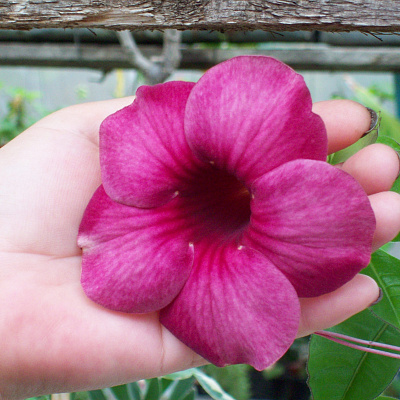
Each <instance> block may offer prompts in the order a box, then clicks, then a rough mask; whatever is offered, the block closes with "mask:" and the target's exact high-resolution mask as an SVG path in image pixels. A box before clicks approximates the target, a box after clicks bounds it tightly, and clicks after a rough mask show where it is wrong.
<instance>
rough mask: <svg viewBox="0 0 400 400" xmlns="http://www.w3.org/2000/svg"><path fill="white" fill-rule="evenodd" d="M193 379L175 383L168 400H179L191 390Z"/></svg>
mask: <svg viewBox="0 0 400 400" xmlns="http://www.w3.org/2000/svg"><path fill="white" fill-rule="evenodd" d="M194 382H195V380H194V377H190V378H188V379H183V380H180V381H177V383H176V384H175V386H174V388H173V390H172V392H171V395H170V396H169V398H170V399H171V400H181V399H184V398H185V396H186V395H187V394H188V393H189V391H191V389H193V385H194Z"/></svg>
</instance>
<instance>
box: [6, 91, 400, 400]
mask: <svg viewBox="0 0 400 400" xmlns="http://www.w3.org/2000/svg"><path fill="white" fill-rule="evenodd" d="M131 102H132V98H126V99H117V100H112V101H107V102H99V103H92V104H85V105H79V106H74V107H70V108H67V109H64V110H61V111H59V112H57V113H55V114H52V115H50V116H48V117H46V118H45V119H43V120H41V121H40V122H38V123H37V124H35V125H34V126H33V127H31V128H30V129H28V130H27V131H26V132H24V133H23V134H21V135H20V136H19V137H18V138H16V139H15V140H14V141H12V142H11V143H9V144H8V145H6V146H5V147H4V148H2V149H1V150H0V226H1V227H2V229H1V232H0V310H1V311H0V338H1V340H0V393H1V395H2V396H3V398H2V400H11V399H21V398H26V397H29V396H33V395H38V394H44V393H55V392H66V391H76V390H87V389H93V388H99V387H106V386H112V385H116V384H121V383H124V382H128V381H134V380H138V379H142V378H148V377H153V376H160V375H164V374H166V373H169V372H173V371H176V370H181V369H185V368H189V367H192V366H196V365H201V364H204V363H205V361H204V360H203V359H201V358H200V357H199V356H198V355H196V354H195V353H194V352H193V351H192V350H190V349H188V348H187V347H186V346H185V345H183V344H182V343H181V342H180V341H179V340H177V339H176V338H175V337H174V336H173V335H172V334H170V333H169V332H168V331H167V330H166V329H165V328H164V327H163V326H162V325H160V323H159V321H158V315H157V314H156V313H152V314H146V315H132V314H123V313H118V312H113V311H109V310H106V309H104V308H102V307H100V306H98V305H96V304H94V303H93V302H91V301H90V300H89V299H88V298H87V297H86V296H85V295H84V293H83V291H82V289H81V285H80V268H81V257H80V255H81V251H80V249H79V248H78V247H77V244H76V237H77V232H78V227H79V224H80V220H81V218H82V215H83V212H84V210H85V207H86V205H87V203H88V201H89V199H90V198H91V196H92V194H93V192H94V191H95V189H96V188H97V186H98V185H100V166H99V161H98V130H99V126H100V123H101V121H102V120H103V119H104V118H105V117H106V116H107V115H109V114H111V113H113V112H114V111H116V110H118V109H120V108H122V107H124V106H125V105H128V104H130V103H131ZM314 111H315V112H317V113H318V114H320V115H321V116H322V118H323V119H324V121H325V123H326V126H327V131H328V136H329V141H330V142H329V143H330V149H331V151H337V150H338V149H340V148H344V147H346V146H348V145H350V144H352V143H353V142H355V141H356V140H357V139H358V138H359V137H360V136H361V135H362V134H363V133H364V132H365V131H366V130H368V128H369V124H370V115H369V113H368V111H367V110H366V109H365V108H364V107H362V106H360V105H359V104H357V103H353V102H349V101H329V102H323V103H317V104H315V106H314ZM341 167H342V168H343V169H344V170H346V171H347V172H349V173H351V174H352V175H353V176H354V177H355V178H356V179H357V180H358V181H359V182H360V183H361V185H362V186H363V187H364V189H365V190H366V192H367V194H368V195H370V199H371V204H372V206H373V209H374V212H375V215H376V219H377V230H376V234H375V238H374V246H375V248H379V247H380V246H381V245H383V244H384V243H386V242H387V241H389V240H391V239H392V238H393V237H394V236H395V235H396V234H397V232H398V231H399V229H400V196H398V195H396V194H395V193H391V192H387V191H388V190H389V188H390V186H391V184H392V183H393V181H394V179H395V178H396V176H397V174H398V171H399V159H398V157H397V154H396V153H395V152H394V151H393V150H391V149H390V148H388V147H386V146H383V145H372V146H369V147H368V148H367V149H364V150H362V151H360V152H359V153H358V154H357V155H355V156H354V157H353V158H352V159H351V160H349V161H347V162H346V163H345V164H344V165H343V166H341ZM378 294H379V290H378V287H377V285H376V283H375V282H374V281H372V280H371V279H370V278H368V277H366V276H362V275H358V276H356V277H355V278H354V279H353V280H352V281H350V282H349V283H347V284H346V285H344V286H343V287H341V288H340V289H338V290H337V291H335V292H333V293H330V294H326V295H324V296H321V297H318V298H310V299H302V300H301V304H302V319H301V325H300V329H299V336H304V335H306V334H308V333H311V332H313V331H316V330H320V329H324V328H327V327H329V326H332V325H334V324H336V323H339V322H341V321H343V320H344V319H347V318H348V317H350V316H351V315H353V314H355V313H357V312H358V311H361V310H362V309H364V308H366V307H368V306H369V305H370V304H371V303H372V302H373V301H375V300H376V298H377V297H378Z"/></svg>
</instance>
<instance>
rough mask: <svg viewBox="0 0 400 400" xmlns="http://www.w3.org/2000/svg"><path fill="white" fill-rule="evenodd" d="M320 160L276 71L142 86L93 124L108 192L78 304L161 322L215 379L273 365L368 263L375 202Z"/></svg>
mask: <svg viewBox="0 0 400 400" xmlns="http://www.w3.org/2000/svg"><path fill="white" fill-rule="evenodd" d="M326 156H327V136H326V132H325V127H324V124H323V122H322V120H321V118H320V117H319V116H318V115H316V114H313V113H312V111H311V98H310V94H309V92H308V89H307V87H306V86H305V83H304V81H303V78H302V77H301V76H300V75H298V74H296V73H295V72H294V71H293V70H292V69H290V68H289V67H287V66H286V65H284V64H282V63H281V62H279V61H277V60H274V59H271V58H267V57H258V56H257V57H238V58H234V59H232V60H229V61H227V62H224V63H222V64H219V65H217V66H216V67H214V68H212V69H210V70H209V71H208V72H206V73H205V74H204V76H203V77H202V78H201V79H200V81H199V82H198V83H196V84H194V83H188V82H168V83H165V84H161V85H156V86H154V87H148V86H143V87H141V88H139V90H138V91H137V97H136V99H135V101H134V102H133V104H132V105H130V106H128V107H126V108H124V109H122V110H120V111H118V112H116V113H115V114H113V115H111V116H109V117H108V118H107V119H106V120H105V121H104V122H103V124H102V126H101V130H100V163H101V168H102V181H103V185H102V186H101V187H100V188H99V189H98V190H97V191H96V193H95V194H94V196H93V198H92V200H91V201H90V203H89V205H88V207H87V210H86V212H85V214H84V217H83V221H82V224H81V227H80V233H79V245H80V246H81V247H82V248H83V262H82V286H83V288H84V290H85V292H86V294H87V295H88V296H89V297H90V298H91V299H92V300H94V301H95V302H97V303H99V304H101V305H103V306H104V307H107V308H109V309H112V310H118V311H124V312H131V313H147V312H153V311H159V312H160V320H161V322H162V324H163V325H164V326H165V327H167V328H168V329H169V330H170V331H171V332H172V333H173V334H174V335H175V336H176V337H178V338H179V339H180V340H182V341H183V342H184V343H186V344H187V345H188V346H189V347H191V348H192V349H193V350H195V351H196V352H197V353H199V354H201V355H202V356H203V357H205V358H206V359H208V360H209V361H211V362H212V363H214V364H216V365H218V366H223V365H227V364H234V363H248V364H251V365H253V366H254V367H255V368H257V369H263V368H265V367H266V366H268V365H270V364H272V363H273V362H275V361H276V360H277V359H279V358H280V357H281V356H282V355H283V353H284V352H285V351H286V350H287V348H288V347H289V346H290V345H291V343H292V342H293V340H294V338H295V337H296V334H297V330H298V325H299V318H300V306H299V297H310V296H318V295H321V294H323V293H327V292H330V291H333V290H335V289H337V288H338V287H339V286H341V285H343V284H344V283H345V282H347V281H349V280H350V279H352V278H353V277H354V276H355V275H356V274H357V273H358V272H359V271H360V270H361V269H362V268H363V267H364V266H366V265H367V264H368V262H369V258H370V252H371V241H372V236H373V231H374V229H375V219H374V215H373V212H372V209H371V207H370V205H369V201H368V198H367V196H366V194H365V193H364V191H363V190H362V189H361V187H360V186H359V185H358V184H357V183H356V182H355V180H354V179H353V178H352V177H350V176H349V175H348V174H346V173H344V172H343V171H341V170H339V169H337V168H335V167H332V166H330V165H328V164H327V163H326V162H325V160H326Z"/></svg>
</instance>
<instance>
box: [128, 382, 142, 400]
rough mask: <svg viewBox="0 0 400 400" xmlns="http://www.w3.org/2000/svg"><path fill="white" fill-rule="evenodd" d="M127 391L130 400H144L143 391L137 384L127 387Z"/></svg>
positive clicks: (129, 384)
mask: <svg viewBox="0 0 400 400" xmlns="http://www.w3.org/2000/svg"><path fill="white" fill-rule="evenodd" d="M126 389H127V391H128V394H129V398H130V399H132V400H141V399H142V391H141V390H140V387H139V385H138V384H137V382H132V383H128V384H127V385H126Z"/></svg>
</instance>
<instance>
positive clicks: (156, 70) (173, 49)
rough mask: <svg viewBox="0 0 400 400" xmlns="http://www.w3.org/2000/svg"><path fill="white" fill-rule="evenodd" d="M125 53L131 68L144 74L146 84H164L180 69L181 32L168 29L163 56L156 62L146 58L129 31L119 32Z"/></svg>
mask: <svg viewBox="0 0 400 400" xmlns="http://www.w3.org/2000/svg"><path fill="white" fill-rule="evenodd" d="M117 35H118V39H119V41H120V43H121V46H122V49H123V51H124V52H125V53H126V54H128V56H129V58H130V60H131V67H133V68H136V69H138V70H139V71H140V72H142V73H143V75H144V77H145V80H146V83H147V84H149V85H155V84H157V83H161V82H164V81H165V80H166V79H167V78H168V77H169V76H170V75H171V74H172V73H173V72H174V71H175V69H176V68H178V66H179V63H180V61H181V54H180V44H181V32H180V31H177V30H175V29H166V30H165V32H164V38H163V51H162V55H161V56H160V57H159V58H158V59H157V60H154V61H151V60H149V59H148V58H146V57H145V56H144V55H143V53H142V52H141V51H140V49H139V46H138V45H137V44H136V41H135V39H134V37H133V35H132V34H131V32H129V31H120V32H117Z"/></svg>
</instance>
